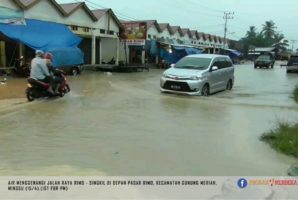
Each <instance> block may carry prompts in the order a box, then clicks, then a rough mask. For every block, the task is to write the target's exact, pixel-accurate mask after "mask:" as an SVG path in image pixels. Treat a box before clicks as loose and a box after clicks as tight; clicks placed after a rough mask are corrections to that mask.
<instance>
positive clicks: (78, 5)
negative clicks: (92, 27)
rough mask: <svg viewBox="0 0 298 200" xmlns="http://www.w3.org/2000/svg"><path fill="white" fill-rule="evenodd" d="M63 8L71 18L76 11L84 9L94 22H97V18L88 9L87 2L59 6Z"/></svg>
mask: <svg viewBox="0 0 298 200" xmlns="http://www.w3.org/2000/svg"><path fill="white" fill-rule="evenodd" d="M59 5H60V6H61V8H62V9H63V10H64V12H65V13H66V16H70V15H71V14H73V13H74V12H75V11H77V10H78V9H79V8H82V9H83V10H85V11H86V13H87V14H88V15H89V16H90V17H91V19H92V20H93V21H97V17H96V16H95V15H94V14H93V13H92V11H91V10H90V9H89V8H88V6H87V5H86V4H85V2H78V3H64V4H59Z"/></svg>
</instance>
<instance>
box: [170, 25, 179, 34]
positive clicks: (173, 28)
mask: <svg viewBox="0 0 298 200" xmlns="http://www.w3.org/2000/svg"><path fill="white" fill-rule="evenodd" d="M170 27H171V31H172V34H175V33H176V32H177V31H178V32H179V34H180V35H181V34H182V33H181V28H180V26H170Z"/></svg>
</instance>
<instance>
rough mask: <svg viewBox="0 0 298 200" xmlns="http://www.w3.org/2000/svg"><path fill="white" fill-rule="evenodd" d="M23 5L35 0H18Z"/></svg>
mask: <svg viewBox="0 0 298 200" xmlns="http://www.w3.org/2000/svg"><path fill="white" fill-rule="evenodd" d="M19 1H20V2H21V3H22V4H23V5H24V6H26V7H27V6H29V5H31V4H32V3H34V2H35V1H36V0H19Z"/></svg>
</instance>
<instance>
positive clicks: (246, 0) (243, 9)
mask: <svg viewBox="0 0 298 200" xmlns="http://www.w3.org/2000/svg"><path fill="white" fill-rule="evenodd" d="M78 1H79V0H58V2H59V3H69V2H78ZM81 1H82V0H81ZM85 2H86V3H87V5H88V6H89V7H90V8H91V9H98V8H112V9H113V11H114V12H115V13H116V15H117V16H118V17H119V18H122V19H126V20H146V19H156V20H157V21H158V22H160V23H166V22H168V23H170V24H171V25H179V26H181V27H182V28H191V29H193V30H198V31H201V32H206V33H211V34H214V35H218V36H223V34H224V19H223V16H224V12H234V15H233V16H234V19H231V20H229V21H228V37H229V38H231V39H236V40H238V39H240V38H241V37H243V36H244V35H245V33H246V31H247V30H248V27H249V26H251V25H254V26H256V27H257V30H261V28H262V24H264V22H265V21H268V20H273V21H274V22H275V23H276V26H277V31H279V32H281V33H283V34H284V35H285V37H286V38H287V39H288V40H289V41H290V44H292V43H291V40H297V41H296V42H295V48H296V47H298V22H297V19H298V10H297V9H298V1H297V0H87V1H85Z"/></svg>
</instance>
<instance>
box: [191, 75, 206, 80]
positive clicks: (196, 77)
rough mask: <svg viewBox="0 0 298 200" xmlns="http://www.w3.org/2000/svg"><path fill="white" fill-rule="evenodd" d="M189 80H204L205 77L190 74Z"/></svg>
mask: <svg viewBox="0 0 298 200" xmlns="http://www.w3.org/2000/svg"><path fill="white" fill-rule="evenodd" d="M190 79H191V80H198V81H204V80H205V79H206V78H205V77H200V76H192V77H190Z"/></svg>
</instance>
